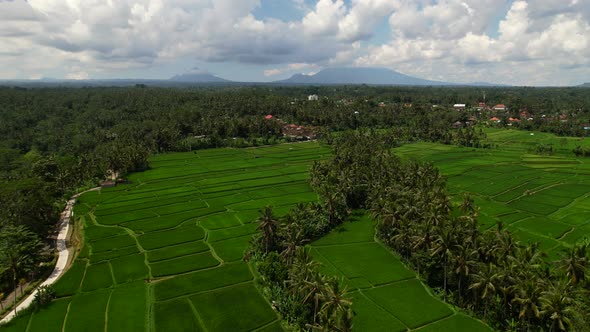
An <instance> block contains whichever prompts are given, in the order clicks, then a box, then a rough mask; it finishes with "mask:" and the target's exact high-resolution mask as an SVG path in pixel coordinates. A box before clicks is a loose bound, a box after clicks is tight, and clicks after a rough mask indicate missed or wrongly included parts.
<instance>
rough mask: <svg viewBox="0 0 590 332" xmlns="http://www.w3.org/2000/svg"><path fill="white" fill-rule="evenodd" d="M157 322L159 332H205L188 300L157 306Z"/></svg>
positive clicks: (158, 304)
mask: <svg viewBox="0 0 590 332" xmlns="http://www.w3.org/2000/svg"><path fill="white" fill-rule="evenodd" d="M155 321H156V331H157V332H168V331H180V332H184V331H186V332H198V331H204V330H203V329H202V328H201V326H200V325H199V322H198V321H197V317H195V314H194V312H193V309H192V308H191V304H190V302H189V301H188V300H187V299H181V300H177V301H172V302H165V303H157V304H156V305H155Z"/></svg>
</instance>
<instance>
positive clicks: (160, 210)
mask: <svg viewBox="0 0 590 332" xmlns="http://www.w3.org/2000/svg"><path fill="white" fill-rule="evenodd" d="M329 153H330V151H329V150H328V149H326V148H323V147H321V146H319V144H317V143H303V144H289V145H281V146H272V147H262V148H256V149H216V150H203V151H196V152H194V153H171V154H165V155H159V156H155V157H154V158H152V160H151V163H150V165H151V167H152V169H150V170H148V171H145V172H142V173H137V174H132V175H131V176H130V180H131V182H132V183H131V184H128V185H121V186H117V187H115V188H109V189H103V190H101V191H99V192H90V193H88V194H85V195H83V196H82V197H81V198H80V200H79V202H78V204H77V206H76V209H75V213H76V215H77V216H79V217H81V218H80V223H81V224H82V225H83V226H84V243H85V245H84V246H83V249H82V250H81V252H80V253H79V254H78V256H77V258H76V260H75V262H74V263H73V265H72V267H71V268H70V269H69V270H68V271H67V272H66V273H65V275H64V276H63V277H62V279H61V280H60V281H58V283H57V284H56V286H55V288H56V290H57V293H58V297H59V298H58V299H57V300H55V301H54V303H52V304H51V305H50V306H49V307H48V308H47V309H45V310H43V311H41V312H39V313H37V314H35V315H32V316H31V315H29V316H23V317H21V318H19V319H17V320H15V321H14V323H12V324H11V325H10V326H9V327H6V329H7V330H8V331H25V329H26V328H27V325H29V321H31V325H30V327H29V330H28V331H45V330H48V329H42V328H40V326H42V325H43V324H44V322H52V323H51V324H52V325H55V327H56V328H55V330H56V331H57V330H59V331H62V330H63V331H105V330H106V331H183V330H186V331H200V330H205V329H207V330H209V331H219V330H232V331H250V330H261V331H281V330H282V327H281V325H280V324H279V323H278V317H277V315H276V313H275V312H274V311H273V310H272V309H271V306H270V304H268V303H267V302H266V300H265V299H264V297H263V296H262V295H261V294H260V293H259V292H258V290H257V288H256V287H255V284H254V281H253V280H254V276H253V274H252V272H251V270H250V268H249V267H248V265H247V264H246V263H243V262H242V260H241V258H242V256H243V253H244V250H245V249H246V248H247V246H248V244H249V240H250V237H251V235H252V234H253V233H254V232H255V231H256V227H257V224H256V223H254V221H255V220H256V218H257V217H258V210H259V209H261V208H263V207H264V206H265V205H268V204H272V205H274V206H277V211H283V213H285V212H286V211H288V210H289V209H290V208H291V207H292V206H293V205H294V204H296V203H299V202H309V201H316V200H317V196H316V195H315V194H314V193H313V192H311V189H310V188H309V185H308V184H307V182H306V179H307V174H308V170H309V167H310V166H311V163H312V161H313V160H318V159H321V158H323V156H327V155H328V154H329ZM70 303H71V305H70ZM66 313H67V314H66ZM31 317H32V318H31ZM53 322H55V323H53ZM58 324H59V326H57V325H58ZM62 326H63V329H62ZM3 330H4V329H3Z"/></svg>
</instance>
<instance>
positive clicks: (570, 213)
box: [396, 129, 590, 257]
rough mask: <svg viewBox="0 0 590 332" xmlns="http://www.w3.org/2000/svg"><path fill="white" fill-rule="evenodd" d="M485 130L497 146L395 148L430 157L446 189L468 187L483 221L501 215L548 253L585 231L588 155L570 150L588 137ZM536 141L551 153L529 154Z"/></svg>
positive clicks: (589, 232) (589, 202)
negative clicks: (578, 155)
mask: <svg viewBox="0 0 590 332" xmlns="http://www.w3.org/2000/svg"><path fill="white" fill-rule="evenodd" d="M487 134H488V138H489V140H490V141H492V142H493V143H494V144H495V145H497V147H496V148H493V149H490V150H482V149H471V148H461V147H456V146H444V145H441V144H434V143H416V144H409V145H405V146H402V147H400V148H397V149H396V152H397V153H398V154H399V155H400V156H402V157H405V158H418V159H421V160H424V161H430V162H433V163H434V165H435V166H437V167H439V168H440V170H441V172H442V173H443V174H445V175H446V176H448V187H449V189H450V191H451V192H453V193H457V194H460V193H463V192H470V193H472V194H473V195H474V197H475V202H476V204H477V205H478V206H479V207H480V208H481V211H480V222H481V224H482V227H484V228H489V227H494V226H495V225H496V224H497V222H500V221H501V222H503V223H504V224H505V225H508V228H509V229H511V230H513V231H514V232H515V233H516V234H518V235H519V236H520V237H519V239H521V240H522V241H526V242H539V243H540V244H541V247H542V248H543V249H545V250H547V251H549V255H550V257H556V256H557V255H558V251H559V250H561V249H562V248H563V247H564V246H570V245H573V244H575V243H577V242H578V241H582V240H583V239H584V238H585V237H590V229H589V228H588V226H587V225H589V224H590V217H588V215H587V211H588V210H587V209H588V208H589V207H590V160H588V158H576V157H575V156H574V154H573V153H572V149H573V148H575V147H576V146H577V145H581V146H589V145H590V141H587V140H580V139H579V138H563V137H556V136H554V135H552V134H546V133H539V132H535V133H533V134H534V135H531V133H529V132H525V131H518V130H498V129H488V130H487ZM540 143H543V144H552V145H553V148H554V150H555V151H556V152H555V154H554V155H552V156H545V155H536V154H534V152H533V151H534V147H535V146H536V145H537V144H540ZM583 211H586V212H583Z"/></svg>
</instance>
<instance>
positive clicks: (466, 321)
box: [311, 212, 491, 331]
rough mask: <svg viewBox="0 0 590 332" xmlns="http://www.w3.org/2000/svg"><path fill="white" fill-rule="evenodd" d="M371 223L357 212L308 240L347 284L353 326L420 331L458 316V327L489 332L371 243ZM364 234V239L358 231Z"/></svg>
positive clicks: (325, 264) (320, 258)
mask: <svg viewBox="0 0 590 332" xmlns="http://www.w3.org/2000/svg"><path fill="white" fill-rule="evenodd" d="M375 225H376V224H375V222H373V221H372V220H370V218H368V217H367V216H366V215H363V214H362V213H361V212H359V214H356V215H353V218H351V219H350V220H349V221H347V222H345V223H343V224H342V225H340V226H338V227H336V228H335V229H334V230H333V231H332V232H330V234H328V235H326V236H325V237H323V238H322V239H320V240H318V241H315V242H313V243H312V244H311V246H312V248H313V251H312V252H313V254H314V257H315V258H317V259H318V261H320V262H322V264H323V266H322V268H321V269H322V271H324V273H326V274H334V275H338V276H342V277H344V278H345V282H346V283H347V284H348V285H349V287H350V288H351V289H355V291H354V292H352V293H351V295H352V298H353V301H352V303H353V305H352V309H353V311H354V312H355V316H354V318H353V327H354V329H355V330H357V329H358V330H360V331H380V330H382V329H383V326H388V330H391V331H407V330H414V329H417V330H420V327H422V326H424V327H426V326H430V325H431V324H434V323H436V324H438V323H440V322H443V321H446V320H448V319H449V318H448V317H449V316H451V317H455V316H457V317H461V319H460V320H461V322H460V323H457V325H456V327H457V329H456V331H467V328H468V327H469V328H470V329H469V331H490V330H491V329H490V328H489V327H487V326H485V324H482V323H481V322H478V321H476V320H474V319H473V318H469V317H466V316H463V315H461V314H458V313H456V312H455V310H454V309H453V308H451V307H450V306H448V305H446V304H445V303H443V302H442V301H441V300H439V299H437V298H436V297H434V296H432V295H431V294H430V293H429V291H428V290H427V289H426V288H425V287H424V286H423V285H422V283H421V282H420V281H419V280H418V279H417V276H416V274H415V273H414V272H413V271H411V270H410V269H408V268H407V267H406V266H405V265H404V264H403V263H402V262H401V260H400V259H399V258H398V257H396V256H395V255H393V254H392V253H391V252H389V251H388V250H387V249H386V248H384V247H383V246H382V245H381V244H380V243H377V242H375V240H374V234H375ZM359 233H360V234H365V236H364V239H362V240H361V239H359V237H358V235H359Z"/></svg>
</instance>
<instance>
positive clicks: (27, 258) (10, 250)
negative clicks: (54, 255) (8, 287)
mask: <svg viewBox="0 0 590 332" xmlns="http://www.w3.org/2000/svg"><path fill="white" fill-rule="evenodd" d="M42 246H43V244H42V243H41V242H40V241H39V239H38V238H37V235H35V233H33V232H31V231H29V230H28V229H27V228H26V227H25V226H23V225H19V226H13V225H6V226H4V227H3V228H2V231H1V232H0V267H4V268H6V269H8V270H10V271H11V272H12V278H13V283H14V292H15V294H16V291H17V289H18V288H17V281H18V277H19V276H20V275H21V273H23V272H25V271H30V270H31V269H33V268H34V267H35V265H36V263H37V261H36V258H37V257H38V255H37V253H38V252H39V251H40V250H41V248H42ZM14 309H15V310H16V295H15V297H14Z"/></svg>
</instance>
